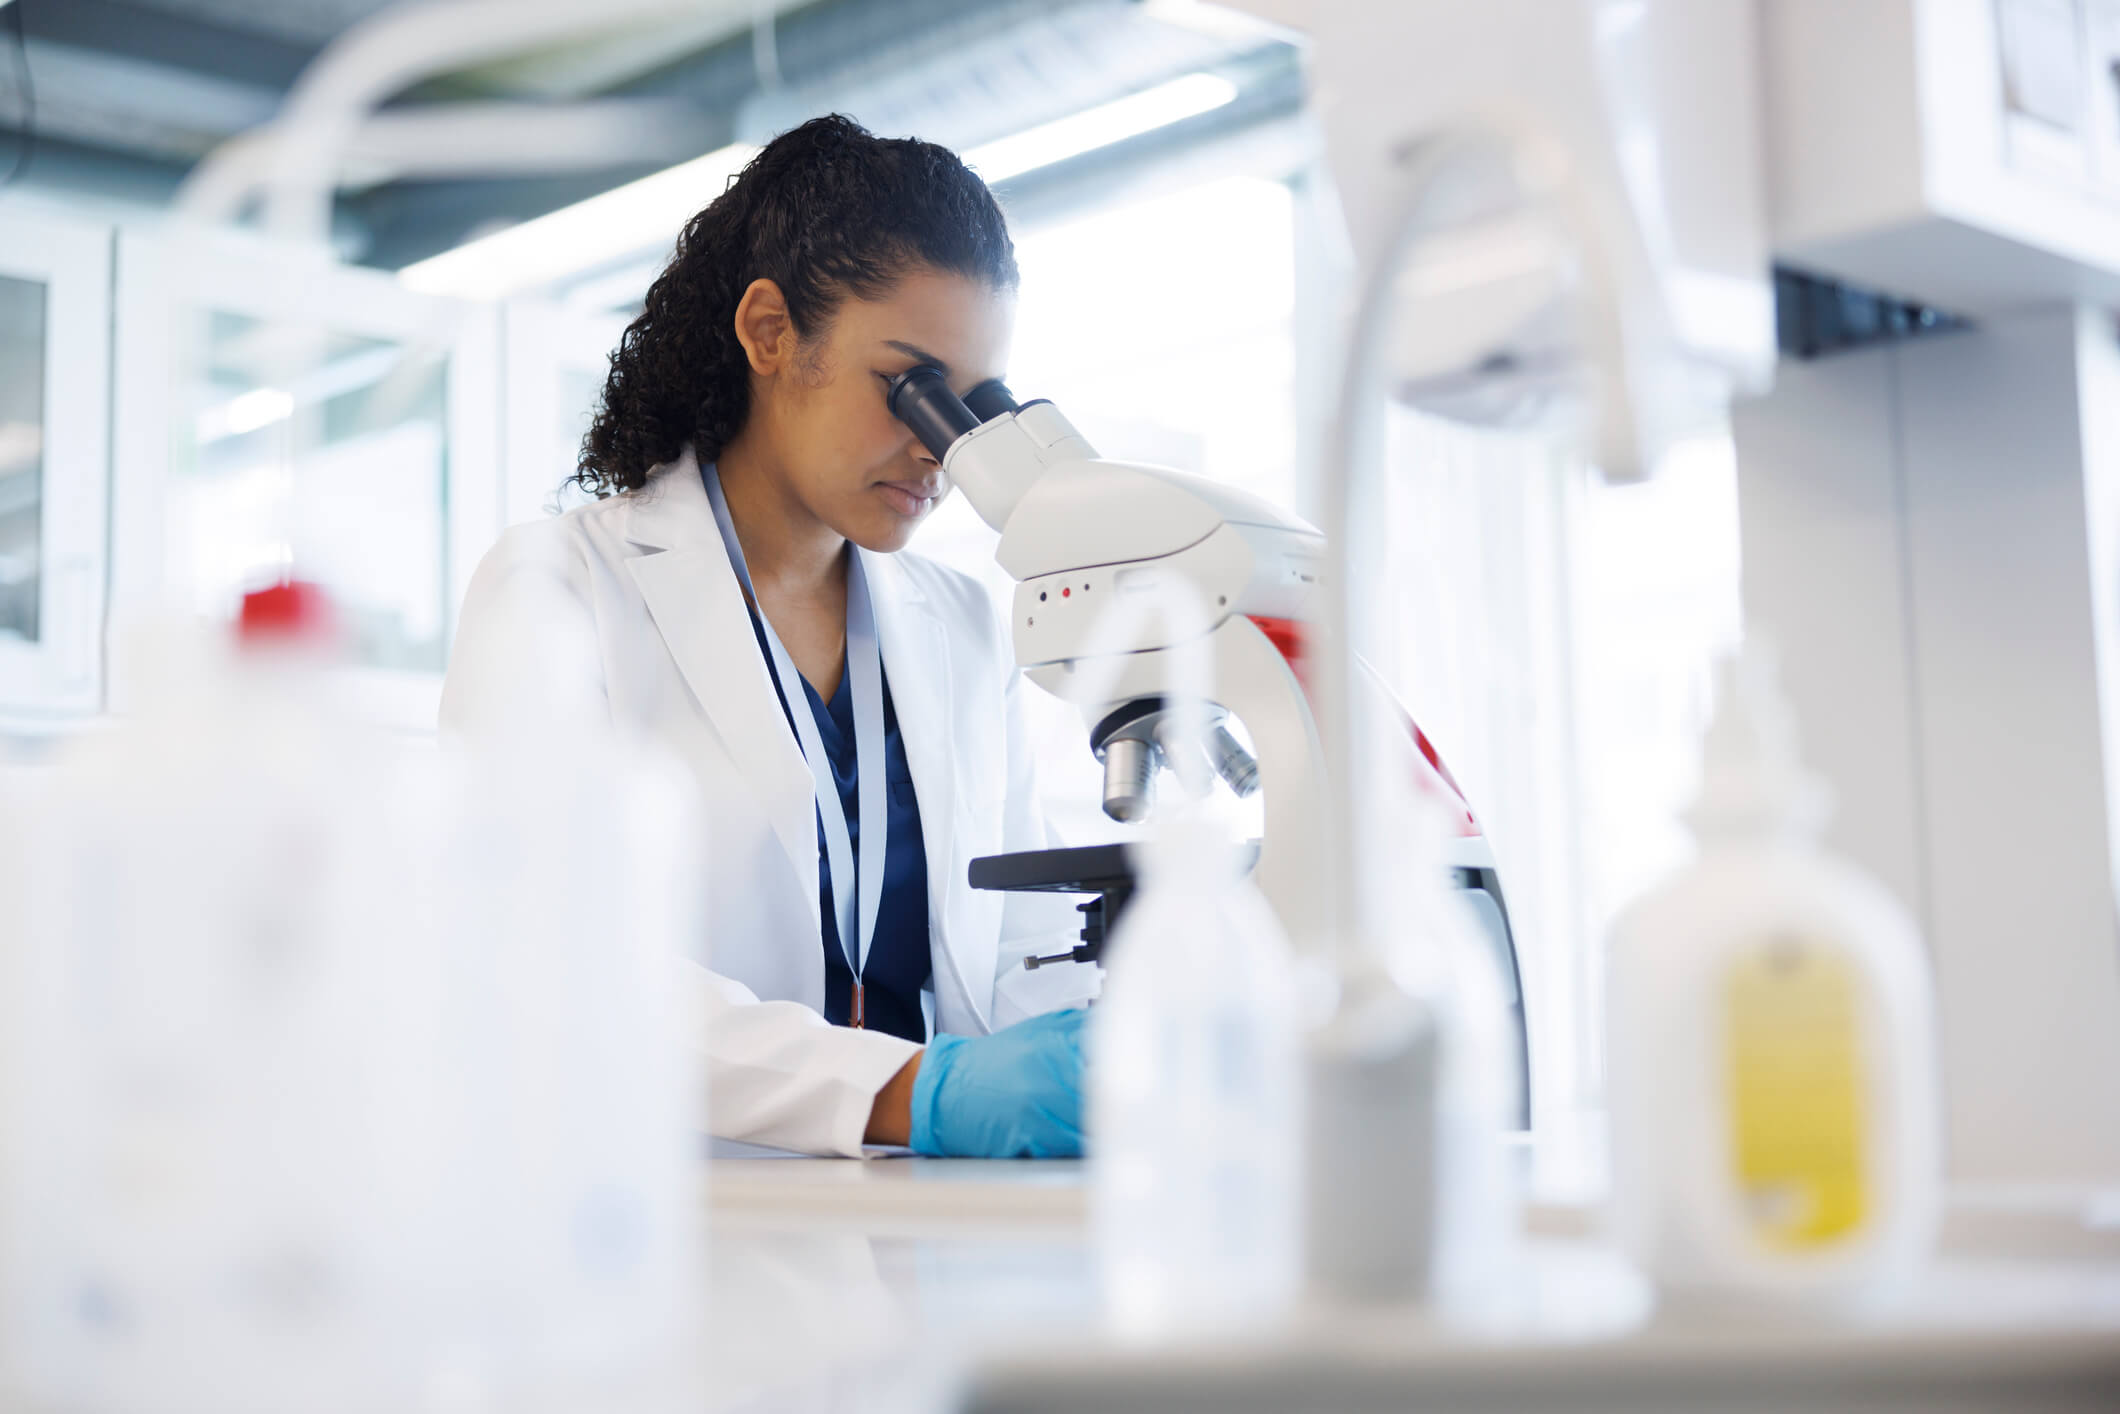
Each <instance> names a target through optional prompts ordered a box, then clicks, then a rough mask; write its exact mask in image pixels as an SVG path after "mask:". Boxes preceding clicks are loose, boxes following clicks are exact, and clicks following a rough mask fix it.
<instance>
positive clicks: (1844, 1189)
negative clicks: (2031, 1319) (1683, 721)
mask: <svg viewBox="0 0 2120 1414" xmlns="http://www.w3.org/2000/svg"><path fill="white" fill-rule="evenodd" d="M1718 698H1719V700H1718V702H1717V704H1716V711H1715V716H1714V719H1713V721H1712V723H1711V725H1710V726H1709V728H1708V732H1707V736H1706V739H1705V741H1704V743H1703V747H1702V769H1701V786H1700V794H1699V797H1698V798H1697V799H1696V800H1695V802H1694V803H1693V805H1692V807H1691V809H1690V810H1689V811H1688V812H1687V823H1688V824H1689V826H1690V827H1691V828H1692V831H1693V834H1694V836H1695V838H1696V840H1697V841H1698V843H1699V854H1698V855H1697V856H1696V857H1695V858H1694V860H1693V861H1692V862H1691V863H1690V864H1688V865H1687V866H1685V867H1684V868H1683V869H1681V870H1680V871H1679V872H1678V873H1677V874H1675V875H1673V876H1672V877H1670V878H1668V879H1666V880H1665V881H1664V882H1662V883H1660V884H1658V885H1657V886H1655V887H1654V888H1652V889H1651V890H1650V891H1649V892H1648V893H1647V894H1645V895H1644V896H1642V897H1641V898H1639V899H1637V900H1636V901H1635V902H1634V903H1632V904H1631V905H1630V906H1629V907H1628V908H1627V909H1626V910H1625V911H1624V912H1623V913H1622V914H1621V916H1620V918H1619V919H1618V920H1617V922H1616V923H1615V924H1614V927H1613V931H1612V937H1611V949H1610V954H1609V959H1608V972H1607V979H1606V1053H1607V1092H1608V1095H1609V1098H1610V1102H1611V1116H1612V1171H1613V1215H1614V1219H1615V1225H1616V1228H1617V1236H1618V1237H1619V1240H1620V1242H1621V1243H1622V1245H1623V1246H1624V1248H1625V1249H1626V1251H1627V1252H1628V1254H1629V1255H1630V1256H1631V1257H1632V1258H1633V1259H1634V1260H1635V1262H1636V1263H1637V1264H1638V1265H1639V1266H1640V1267H1641V1268H1642V1270H1643V1271H1644V1272H1645V1273H1646V1274H1647V1275H1648V1276H1650V1277H1651V1278H1652V1279H1653V1280H1655V1282H1656V1283H1657V1285H1658V1287H1659V1289H1660V1290H1661V1292H1662V1293H1663V1296H1664V1300H1665V1304H1666V1306H1667V1307H1684V1306H1686V1305H1688V1304H1689V1303H1695V1304H1716V1303H1718V1302H1721V1301H1726V1300H1729V1299H1732V1298H1735V1299H1737V1300H1739V1301H1744V1300H1745V1299H1747V1298H1758V1299H1764V1300H1765V1301H1767V1302H1769V1303H1772V1304H1780V1305H1787V1306H1791V1307H1809V1308H1813V1309H1820V1310H1824V1309H1829V1308H1834V1307H1843V1306H1853V1305H1861V1304H1874V1303H1876V1302H1878V1301H1880V1300H1886V1299H1889V1297H1890V1296H1891V1295H1892V1294H1893V1293H1894V1292H1895V1291H1896V1290H1898V1289H1900V1288H1902V1287H1903V1285H1904V1284H1905V1283H1906V1282H1907V1281H1908V1279H1910V1278H1911V1277H1912V1276H1913V1274H1914V1273H1915V1272H1916V1271H1917V1270H1918V1268H1919V1266H1920V1263H1921V1261H1922V1259H1923V1258H1924V1257H1925V1256H1926V1254H1927V1252H1928V1249H1929V1246H1930V1244H1931V1242H1932V1240H1933V1235H1934V1231H1935V1225H1936V1219H1937V1213H1938V1208H1939V1204H1940V1193H1941V1182H1942V1180H1941V1155H1940V1147H1939V1145H1940V1139H1939V1106H1938V1098H1937V1093H1936V1074H1937V1063H1936V1043H1935V1026H1934V1019H1933V1004H1932V1001H1931V996H1930V982H1929V974H1928V963H1927V959H1926V957H1925V955H1924V953H1923V951H1922V947H1921V940H1920V937H1919V935H1918V934H1917V932H1916V931H1915V927H1914V924H1913V920H1912V919H1911V918H1909V917H1908V916H1907V914H1906V911H1905V910H1904V909H1903V908H1902V907H1901V906H1900V905H1899V903H1898V902H1897V901H1896V900H1895V899H1894V898H1893V897H1892V896H1891V895H1890V894H1889V893H1888V892H1886V890H1885V889H1884V888H1883V887H1882V886H1881V885H1879V884H1878V883H1877V882H1876V881H1875V880H1873V879H1871V878H1869V877H1868V876H1867V875H1864V874H1863V873H1861V872H1860V871H1858V870H1856V869H1855V868H1854V867H1853V866H1851V865H1849V864H1848V863H1846V862H1845V861H1843V860H1841V859H1838V858H1836V857H1834V856H1832V855H1830V854H1827V853H1826V852H1824V851H1823V850H1822V849H1821V848H1820V847H1819V843H1818V834H1819V830H1820V828H1821V826H1822V825H1823V824H1824V822H1825V818H1826V813H1827V812H1826V801H1825V796H1824V791H1823V789H1822V787H1821V786H1820V784H1819V783H1818V782H1817V781H1816V779H1815V778H1814V777H1812V776H1810V775H1808V774H1807V773H1806V772H1804V770H1803V769H1802V767H1801V765H1800V763H1799V762H1798V760H1797V756H1796V749H1795V741H1794V733H1793V730H1792V727H1791V724H1790V720H1789V713H1788V709H1787V706H1786V704H1785V703H1784V701H1783V700H1782V698H1781V695H1780V692H1779V689H1778V687H1777V685H1776V682H1775V677H1774V670H1773V664H1772V660H1771V658H1770V657H1769V656H1768V655H1767V654H1766V653H1765V652H1764V651H1763V650H1762V649H1760V648H1758V647H1756V646H1750V647H1747V649H1746V650H1745V651H1744V653H1743V654H1741V655H1740V656H1739V657H1737V658H1736V659H1734V660H1732V661H1730V662H1728V663H1726V664H1724V666H1723V669H1722V672H1721V674H1720V683H1719V694H1718Z"/></svg>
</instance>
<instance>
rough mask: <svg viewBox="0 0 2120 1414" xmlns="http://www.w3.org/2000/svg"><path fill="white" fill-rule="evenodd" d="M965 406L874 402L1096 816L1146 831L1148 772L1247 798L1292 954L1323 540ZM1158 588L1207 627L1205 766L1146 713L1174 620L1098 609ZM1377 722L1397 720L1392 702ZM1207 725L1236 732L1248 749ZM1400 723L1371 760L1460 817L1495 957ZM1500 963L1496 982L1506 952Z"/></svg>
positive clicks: (1317, 882) (1313, 925)
mask: <svg viewBox="0 0 2120 1414" xmlns="http://www.w3.org/2000/svg"><path fill="white" fill-rule="evenodd" d="M966 402H968V403H970V404H971V406H970V407H967V406H966ZM966 402H959V401H958V400H957V399H956V398H955V397H954V396H953V395H951V394H950V393H949V390H948V389H947V387H946V386H945V385H944V383H943V379H942V376H941V374H940V373H939V372H936V371H935V370H932V369H915V370H913V371H912V372H910V373H908V374H906V375H904V376H903V377H902V378H900V379H899V380H897V382H896V383H894V385H893V388H892V392H891V406H892V410H893V411H894V412H895V413H897V415H898V416H899V417H900V418H902V419H903V420H904V421H905V422H906V423H907V424H908V425H909V426H911V427H912V428H913V430H914V431H915V433H916V434H918V435H919V436H920V437H921V439H922V441H923V442H924V443H925V444H926V445H927V447H928V448H929V450H930V451H931V452H933V453H934V454H935V456H936V457H937V458H938V459H939V460H940V461H941V462H942V466H943V470H944V472H945V473H947V474H948V475H949V477H950V478H951V480H953V481H954V482H955V483H956V484H957V485H958V486H959V487H960V488H961V489H962V490H963V492H964V494H965V498H966V499H967V500H969V501H970V502H971V503H972V506H973V508H974V509H975V510H977V511H978V513H979V515H980V517H981V518H982V519H984V520H985V521H986V522H987V524H989V525H991V526H993V527H994V528H995V529H997V530H999V531H1000V532H1001V544H1000V547H999V549H998V550H997V552H996V558H997V559H998V560H999V562H1000V564H1001V566H1002V568H1003V569H1006V570H1007V571H1008V572H1009V574H1010V576H1011V577H1012V578H1014V579H1015V581H1016V590H1015V596H1014V602H1013V604H1012V606H1011V610H1010V623H1011V628H1012V632H1013V637H1014V642H1015V649H1016V661H1017V663H1018V665H1019V666H1020V667H1022V669H1023V670H1024V672H1025V673H1026V675H1027V676H1029V678H1030V679H1031V681H1033V682H1035V683H1037V684H1038V685H1039V686H1040V687H1043V688H1045V689H1046V690H1047V691H1049V692H1051V693H1053V694H1054V695H1055V696H1057V697H1060V698H1061V699H1062V700H1064V701H1067V702H1070V703H1072V704H1073V705H1074V706H1075V707H1077V708H1078V709H1079V710H1080V711H1081V712H1082V713H1083V715H1084V718H1085V720H1086V721H1087V722H1088V723H1089V724H1090V747H1091V749H1092V750H1093V751H1094V752H1095V753H1096V754H1097V756H1098V758H1099V759H1100V760H1101V761H1102V762H1103V763H1104V767H1105V789H1104V805H1105V810H1106V812H1107V813H1108V814H1110V815H1111V816H1112V817H1113V818H1115V819H1119V820H1127V821H1131V820H1138V819H1141V818H1143V817H1145V816H1146V815H1147V813H1148V812H1149V810H1150V808H1151V807H1152V801H1153V794H1154V782H1155V778H1156V775H1157V773H1158V772H1159V770H1160V769H1161V768H1162V767H1163V766H1166V765H1167V766H1169V767H1170V769H1171V770H1172V771H1173V773H1175V774H1176V775H1178V776H1179V778H1180V779H1181V780H1182V781H1184V782H1185V783H1186V784H1187V785H1188V786H1189V787H1190V788H1193V789H1195V790H1198V789H1204V788H1206V787H1208V786H1210V785H1211V784H1212V775H1211V774H1210V773H1214V774H1219V775H1220V776H1221V777H1222V779H1223V780H1225V781H1226V782H1228V784H1229V786H1230V788H1231V789H1232V790H1234V791H1235V792H1236V793H1237V794H1238V795H1240V796H1248V795H1250V794H1251V793H1252V792H1253V791H1255V790H1258V791H1263V792H1264V800H1263V806H1264V833H1263V835H1262V838H1261V840H1260V843H1259V855H1258V860H1257V863H1256V864H1255V866H1254V868H1253V877H1254V879H1255V880H1256V881H1257V883H1258V885H1259V887H1260V890H1261V891H1262V892H1263V893H1264V894H1265V896H1266V899H1267V902H1268V903H1269V904H1271V905H1272V907H1273V909H1274V912H1275V914H1276V916H1278V917H1279V919H1280V920H1281V923H1282V926H1283V927H1284V928H1286V929H1287V931H1288V934H1289V936H1290V938H1291V939H1292V940H1293V941H1294V942H1295V943H1296V944H1297V946H1298V947H1305V946H1322V945H1323V943H1324V942H1325V941H1326V940H1327V939H1328V938H1329V936H1330V932H1329V930H1330V929H1331V927H1332V926H1333V916H1334V915H1333V908H1334V902H1333V892H1332V879H1333V869H1332V867H1331V860H1330V858H1329V857H1328V853H1327V851H1328V849H1329V845H1328V843H1327V839H1328V833H1329V832H1328V831H1326V830H1325V829H1323V828H1321V825H1322V822H1323V821H1324V820H1325V818H1326V812H1327V810H1328V809H1329V802H1328V798H1327V787H1326V775H1325V766H1324V753H1323V748H1322V746H1321V745H1320V742H1319V739H1318V728H1317V723H1316V720H1315V717H1314V714H1313V711H1312V707H1311V703H1310V699H1309V695H1308V692H1307V689H1306V687H1305V684H1304V682H1303V681H1302V677H1301V673H1302V670H1303V666H1304V662H1305V659H1304V649H1303V645H1304V641H1305V636H1306V634H1307V632H1308V625H1309V624H1310V623H1311V622H1312V621H1313V620H1314V619H1315V618H1316V617H1317V612H1318V610H1317V599H1318V597H1319V585H1320V582H1321V572H1322V570H1323V567H1324V564H1325V560H1326V547H1325V537H1324V536H1323V535H1322V534H1320V533H1319V532H1318V530H1317V529H1316V528H1315V527H1313V526H1311V525H1309V524H1308V523H1306V522H1304V521H1302V520H1300V519H1298V518H1297V517H1295V516H1293V515H1290V514H1289V513H1288V512H1286V511H1284V510H1282V509H1280V508H1279V507H1277V506H1275V505H1273V504H1272V503H1270V502H1268V501H1265V500H1262V499H1261V498H1259V497H1256V496H1252V495H1249V494H1247V493H1245V492H1242V491H1239V490H1236V489H1234V488H1232V487H1228V486H1223V485H1220V484H1218V483H1216V482H1213V481H1210V480H1208V479H1206V478H1204V477H1199V476H1192V475H1188V474H1187V473H1185V472H1180V471H1174V470H1171V469H1169V468H1166V467H1157V466H1144V465H1138V464H1134V463H1130V462H1119V461H1106V460H1103V459H1101V458H1099V457H1098V456H1097V455H1096V452H1095V450H1094V449H1093V448H1092V447H1091V446H1090V444H1089V443H1088V442H1087V441H1086V440H1085V439H1084V438H1083V437H1082V435H1081V434H1080V433H1079V432H1077V431H1076V430H1075V429H1074V427H1073V426H1072V425H1070V424H1069V423H1068V421H1067V419H1066V418H1065V417H1063V416H1062V415H1061V413H1060V411H1059V409H1058V408H1055V407H1054V406H1053V405H1052V404H1051V403H1048V402H1043V401H1035V402H1030V403H1026V404H1023V405H1021V406H1020V407H1019V406H1017V405H1016V403H1015V401H1014V399H1013V398H1012V397H1011V396H1009V394H1008V393H1007V390H1006V389H1003V388H1000V386H999V385H998V384H988V385H986V386H985V387H982V388H980V389H975V390H973V391H972V393H970V394H969V395H968V397H967V399H966ZM982 418H983V419H984V420H981V419H982ZM1173 581H1175V582H1177V583H1179V584H1182V585H1183V586H1184V587H1185V589H1186V590H1187V591H1188V592H1189V595H1190V597H1191V598H1192V599H1193V600H1195V601H1196V602H1197V603H1198V605H1199V606H1200V607H1201V609H1202V610H1203V611H1204V614H1205V620H1204V622H1205V628H1206V634H1207V647H1208V650H1209V659H1210V673H1209V684H1210V685H1209V688H1208V692H1209V696H1210V700H1211V703H1212V708H1213V713H1212V715H1213V718H1214V723H1213V726H1212V728H1211V730H1210V733H1209V741H1208V743H1207V748H1206V751H1205V754H1204V758H1203V755H1202V752H1201V749H1200V747H1199V746H1197V745H1194V744H1192V743H1190V742H1188V741H1184V740H1181V739H1180V738H1179V737H1178V736H1177V735H1176V734H1175V733H1174V732H1173V731H1171V730H1170V719H1169V717H1168V716H1167V715H1166V714H1165V712H1164V710H1163V709H1164V694H1165V693H1166V692H1167V691H1168V684H1170V683H1171V682H1173V681H1176V680H1177V679H1176V678H1175V677H1174V676H1173V672H1172V667H1173V665H1172V663H1171V661H1170V659H1171V656H1172V655H1173V653H1174V652H1175V650H1176V645H1177V642H1178V636H1179V634H1180V632H1182V629H1183V625H1182V623H1180V624H1179V625H1177V626H1175V627H1174V624H1173V620H1172V618H1171V617H1169V616H1166V615H1163V614H1150V613H1141V614H1130V615H1129V614H1113V613H1110V612H1109V611H1108V606H1110V605H1111V604H1113V603H1114V602H1116V601H1122V600H1123V599H1124V598H1125V596H1127V595H1130V594H1144V595H1146V594H1154V593H1156V592H1157V591H1158V590H1159V589H1161V588H1163V587H1164V586H1167V585H1169V584H1171V583H1172V582H1173ZM1115 635H1116V636H1115ZM1114 660H1116V662H1115V661H1114ZM1373 685H1374V686H1376V689H1377V690H1378V691H1379V692H1382V691H1383V688H1382V686H1381V685H1380V684H1373ZM1392 710H1393V711H1395V712H1397V714H1398V715H1399V717H1400V718H1401V719H1403V718H1404V713H1403V711H1402V710H1400V709H1398V708H1397V707H1396V706H1395V704H1394V706H1393V708H1392ZM1225 717H1234V718H1235V719H1236V720H1237V721H1239V722H1241V723H1242V724H1243V727H1244V729H1245V731H1246V733H1248V735H1249V737H1250V740H1251V746H1250V748H1249V749H1248V750H1247V749H1246V748H1245V746H1244V745H1243V744H1242V743H1241V742H1239V741H1238V740H1237V739H1236V737H1235V736H1234V735H1233V734H1232V733H1231V732H1230V731H1229V730H1228V727H1227V725H1226V722H1225V721H1224V720H1223V719H1224V718H1225ZM1408 726H1409V731H1408V732H1407V733H1406V734H1405V735H1404V736H1403V737H1400V738H1398V739H1399V740H1401V741H1403V743H1404V746H1405V750H1404V753H1403V757H1402V759H1401V760H1399V761H1398V762H1396V763H1386V762H1376V763H1370V764H1371V766H1372V767H1373V768H1374V769H1379V770H1391V769H1402V770H1404V771H1406V772H1408V773H1409V774H1410V775H1411V776H1412V777H1413V778H1415V779H1417V780H1421V781H1425V782H1427V783H1429V784H1430V785H1431V786H1433V787H1434V788H1436V789H1439V790H1441V791H1443V792H1446V793H1447V794H1448V797H1449V799H1450V800H1451V803H1452V804H1453V805H1455V806H1457V807H1458V810H1457V813H1458V814H1459V817H1460V821H1461V825H1460V828H1461V831H1462V832H1463V837H1462V838H1461V839H1460V840H1458V841H1457V844H1456V848H1455V850H1454V852H1453V862H1454V863H1455V864H1457V865H1458V866H1459V867H1460V869H1461V870H1464V871H1468V872H1470V873H1471V874H1472V875H1473V876H1474V877H1475V879H1476V882H1475V883H1474V887H1477V888H1480V889H1483V890H1484V891H1486V892H1487V893H1488V894H1489V895H1490V896H1495V902H1496V908H1495V910H1494V913H1493V915H1490V916H1491V917H1492V919H1493V923H1492V925H1491V926H1498V927H1499V928H1500V930H1501V933H1502V943H1503V946H1504V947H1507V946H1508V945H1507V923H1506V915H1505V914H1503V913H1502V912H1501V909H1500V907H1499V898H1498V894H1499V886H1498V884H1497V882H1496V880H1495V877H1494V869H1493V861H1492V856H1491V854H1489V853H1488V852H1487V848H1486V843H1485V840H1484V839H1483V838H1480V837H1478V834H1477V826H1476V824H1475V823H1474V821H1473V820H1472V817H1471V815H1470V812H1469V811H1466V810H1464V809H1463V807H1462V802H1461V801H1459V800H1458V799H1457V798H1456V792H1455V787H1454V785H1453V784H1452V783H1451V782H1450V780H1449V777H1448V775H1447V773H1446V772H1444V771H1443V770H1442V769H1441V768H1440V765H1439V763H1438V762H1436V761H1435V760H1434V759H1433V758H1432V757H1431V756H1430V755H1429V754H1428V753H1427V751H1426V749H1425V742H1424V741H1423V739H1422V738H1421V737H1420V736H1419V734H1418V730H1417V729H1412V728H1411V723H1410V722H1408ZM1483 912H1484V910H1483ZM1503 964H1504V966H1505V968H1506V969H1507V970H1508V971H1509V972H1510V973H1511V974H1513V973H1514V970H1515V959H1514V951H1513V948H1508V956H1506V957H1505V958H1504V959H1503Z"/></svg>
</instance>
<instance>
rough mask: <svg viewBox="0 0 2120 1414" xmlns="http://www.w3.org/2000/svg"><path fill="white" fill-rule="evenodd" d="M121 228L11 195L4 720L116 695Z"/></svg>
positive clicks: (6, 225)
mask: <svg viewBox="0 0 2120 1414" xmlns="http://www.w3.org/2000/svg"><path fill="white" fill-rule="evenodd" d="M109 357H110V232H109V231H108V229H106V228H104V227H101V226H96V225H90V224H86V223H82V222H79V221H73V220H68V219H65V218H64V217H60V216H56V215H44V214H40V213H38V212H37V211H35V210H33V209H24V208H23V207H21V206H18V205H10V204H9V203H7V202H5V201H0V716H4V717H7V718H12V719H17V720H26V721H36V720H39V719H47V718H49V719H60V718H66V717H73V716H81V715H86V714H90V713H93V712H95V711H97V710H98V709H99V708H101V706H102V703H103V673H102V664H103V655H102V651H101V643H102V631H103V596H104V577H105V568H106V559H105V551H104V542H105V528H106V523H105V507H106V505H107V504H108V499H107V491H108V486H109V466H110V458H109V442H108V431H109V426H110V415H109V414H110V406H109V379H108V368H109Z"/></svg>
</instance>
